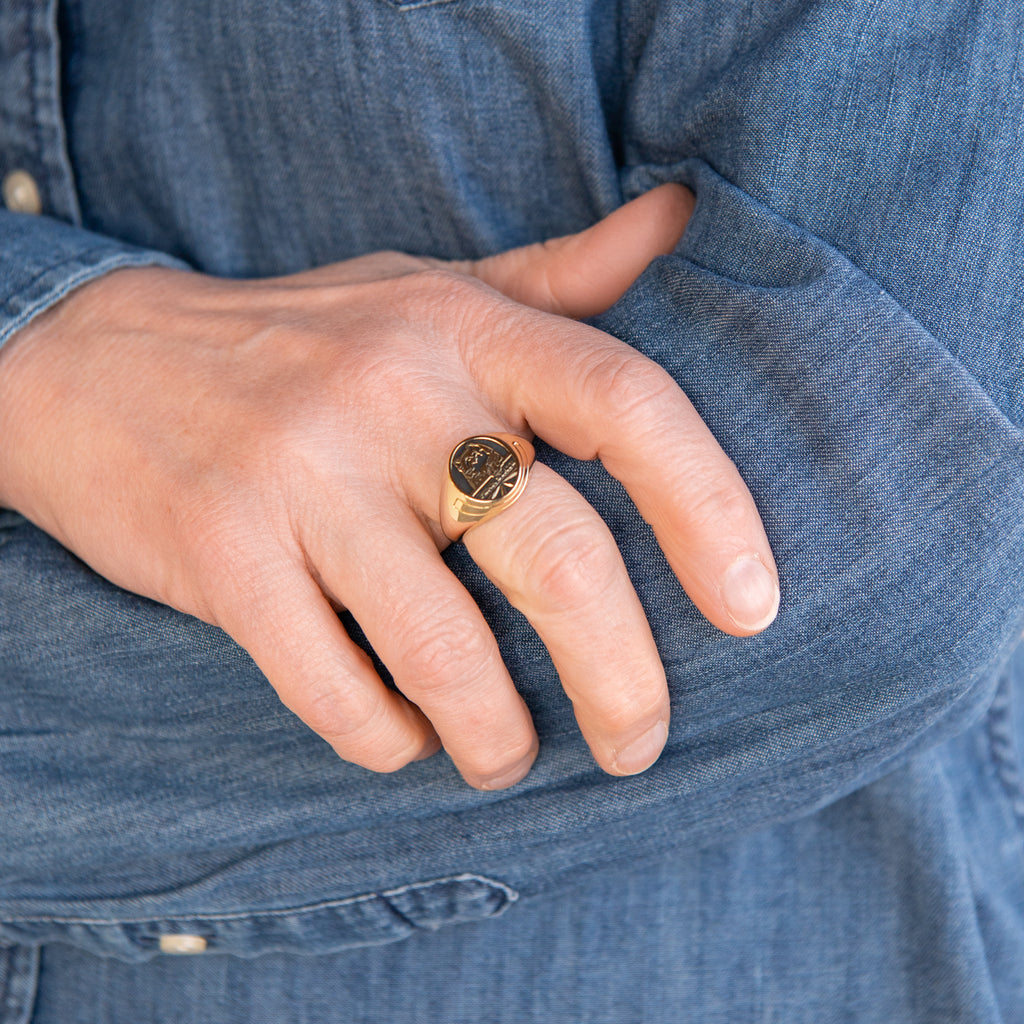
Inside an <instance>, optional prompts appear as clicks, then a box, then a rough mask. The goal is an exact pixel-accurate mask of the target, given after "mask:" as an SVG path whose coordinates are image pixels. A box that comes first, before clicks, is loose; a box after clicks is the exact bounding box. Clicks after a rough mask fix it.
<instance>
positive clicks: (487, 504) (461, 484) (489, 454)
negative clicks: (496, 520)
mask: <svg viewBox="0 0 1024 1024" xmlns="http://www.w3.org/2000/svg"><path fill="white" fill-rule="evenodd" d="M533 458H534V452H533V445H532V444H530V442H529V441H527V440H526V439H525V438H522V437H516V436H515V435H514V434H475V435H474V436H473V437H467V438H466V439H465V440H464V441H460V442H459V443H458V444H457V445H456V446H455V447H454V448H453V449H452V453H451V455H449V456H448V479H447V480H446V481H445V487H444V491H443V493H442V495H441V528H442V529H443V530H444V533H445V536H446V537H447V538H448V539H449V540H458V539H459V538H460V537H461V536H462V535H463V534H464V533H465V532H466V531H467V530H468V529H470V528H471V527H473V526H476V525H478V524H479V523H482V522H483V521H484V520H485V519H490V518H492V517H493V516H496V515H497V514H498V513H499V512H502V511H504V510H505V509H507V508H508V507H509V506H510V505H512V504H513V503H514V502H515V501H516V500H517V499H518V498H519V496H520V495H521V494H522V493H523V491H524V490H525V489H526V481H527V479H528V478H529V476H530V466H531V465H532V463H533Z"/></svg>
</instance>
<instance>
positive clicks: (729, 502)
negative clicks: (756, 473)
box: [672, 467, 754, 533]
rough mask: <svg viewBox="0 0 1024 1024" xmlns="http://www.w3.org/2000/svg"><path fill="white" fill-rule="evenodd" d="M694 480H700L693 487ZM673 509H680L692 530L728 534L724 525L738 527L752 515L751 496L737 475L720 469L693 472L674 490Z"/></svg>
mask: <svg viewBox="0 0 1024 1024" xmlns="http://www.w3.org/2000/svg"><path fill="white" fill-rule="evenodd" d="M694 481H699V483H697V484H696V485H695V483H694ZM674 492H675V493H673V495H672V498H673V504H672V507H674V508H676V509H678V510H679V512H680V515H681V516H682V517H683V518H685V520H686V521H687V523H688V524H689V525H690V527H691V528H696V529H701V530H703V529H708V528H713V529H714V530H715V531H716V532H718V533H724V532H728V530H727V524H738V523H742V522H743V521H744V520H746V519H748V518H749V517H750V516H751V515H752V514H754V513H753V509H752V503H751V499H750V495H749V494H748V492H747V489H746V486H745V485H744V484H743V482H742V481H741V480H740V479H738V474H734V473H730V472H728V471H726V470H724V469H723V468H721V467H711V468H707V469H704V470H703V472H702V471H700V470H699V469H698V470H696V471H692V472H690V473H688V474H687V475H686V478H685V481H684V482H681V483H680V484H678V485H677V486H676V487H675V488H674Z"/></svg>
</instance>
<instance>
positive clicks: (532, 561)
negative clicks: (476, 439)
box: [464, 465, 669, 775]
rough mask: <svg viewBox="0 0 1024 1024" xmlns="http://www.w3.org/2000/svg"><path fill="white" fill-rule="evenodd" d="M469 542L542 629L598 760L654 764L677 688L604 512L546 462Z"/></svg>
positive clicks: (631, 769)
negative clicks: (523, 490)
mask: <svg viewBox="0 0 1024 1024" xmlns="http://www.w3.org/2000/svg"><path fill="white" fill-rule="evenodd" d="M464 542H465V544H466V547H467V549H468V550H469V552H470V554H471V555H472V556H473V558H474V560H475V561H476V562H477V563H478V564H479V565H480V567H481V568H482V569H483V570H484V571H485V572H486V573H487V575H488V576H489V577H490V578H491V580H493V581H494V583H495V584H496V585H497V586H498V587H499V588H500V589H501V590H502V592H503V593H504V594H505V596H506V597H507V598H508V599H509V601H510V602H511V603H512V604H513V605H514V606H515V607H516V608H518V609H519V610H520V611H521V612H522V613H523V614H524V615H525V616H526V617H527V618H528V619H529V621H530V623H531V624H532V625H533V627H534V628H535V629H536V630H537V633H538V635H539V636H540V638H541V640H543V642H544V645H545V646H546V647H547V649H548V651H549V652H550V654H551V658H552V660H553V662H554V664H555V667H556V669H557V670H558V675H559V678H560V680H561V682H562V686H563V687H564V689H565V692H566V693H567V694H568V696H569V698H570V699H571V700H572V702H573V705H574V708H575V711H576V718H577V720H578V722H579V724H580V728H581V731H582V732H583V735H584V737H585V738H586V740H587V742H588V744H589V745H590V749H591V751H592V752H593V755H594V758H595V760H596V761H597V762H598V764H600V765H601V767H602V768H604V769H605V770H606V771H608V772H612V773H614V774H617V775H631V774H634V773H636V772H639V771H643V770H644V769H645V768H648V767H649V766H650V765H651V764H652V763H653V762H654V761H655V760H656V759H657V757H658V755H659V754H660V753H661V749H662V747H663V746H664V744H665V740H666V738H667V736H668V719H669V698H668V688H667V685H666V681H665V673H664V670H663V669H662V666H661V661H660V658H659V656H658V651H657V648H656V647H655V644H654V639H653V637H652V636H651V631H650V627H649V626H648V624H647V619H646V617H645V615H644V610H643V608H642V606H641V605H640V602H639V600H638V599H637V596H636V593H635V592H634V590H633V586H632V583H631V582H630V579H629V576H628V575H627V573H626V567H625V565H624V564H623V562H622V558H621V556H620V554H619V551H618V548H617V547H616V545H615V541H614V538H613V537H612V535H611V533H610V532H609V530H608V528H607V526H605V524H604V522H603V521H602V519H601V518H600V516H598V514H597V513H596V512H595V511H594V510H593V509H592V508H591V507H590V505H588V504H587V502H586V501H584V500H583V498H582V497H581V496H580V495H579V494H578V493H577V492H576V491H575V490H574V489H573V488H572V487H571V486H570V485H569V484H568V483H566V482H565V481H564V480H563V479H562V478H561V477H559V476H558V475H557V474H556V473H554V472H553V471H551V470H550V469H548V468H547V467H546V466H543V465H537V466H535V467H534V470H533V473H532V474H531V477H530V482H529V484H528V487H527V491H526V493H525V494H524V495H523V497H522V498H520V499H519V501H517V502H516V503H515V504H514V505H513V506H512V507H511V508H509V509H507V510H505V511H503V512H501V513H500V514H499V515H497V516H496V517H495V518H494V519H491V520H488V521H486V522H483V523H481V524H479V525H478V526H475V527H474V528H473V529H471V530H470V531H469V532H468V533H466V534H465V537H464Z"/></svg>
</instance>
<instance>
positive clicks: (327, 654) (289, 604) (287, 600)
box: [220, 568, 440, 772]
mask: <svg viewBox="0 0 1024 1024" xmlns="http://www.w3.org/2000/svg"><path fill="white" fill-rule="evenodd" d="M249 597H250V599H249V601H247V602H246V603H245V605H244V609H245V614H244V617H243V614H242V606H240V605H239V604H238V603H233V605H232V608H233V611H229V613H228V615H227V617H223V618H221V619H220V624H221V626H222V627H223V628H224V629H225V630H226V631H227V632H228V633H229V634H230V635H231V636H232V637H233V638H234V639H235V640H236V641H237V642H238V643H240V644H241V645H242V646H243V647H244V648H245V649H246V650H248V651H249V653H250V654H251V655H252V657H253V660H254V661H255V662H256V664H257V665H258V666H259V668H260V670H261V671H262V672H263V673H264V675H266V677H267V678H268V679H269V680H270V682H271V683H272V684H273V686H274V689H275V690H276V691H277V693H278V696H279V697H280V698H281V701H282V702H283V703H284V704H285V705H286V706H287V707H288V708H289V709H290V710H291V711H293V712H294V713H295V714H296V715H298V716H299V718H301V719H302V720H303V721H304V722H305V723H306V725H308V726H309V727H310V728H311V729H312V730H313V731H314V732H316V733H317V734H318V735H320V736H321V737H323V739H325V740H326V741H327V742H328V743H329V744H330V745H331V746H332V747H333V748H334V749H335V751H337V753H338V755H339V756H340V757H342V758H344V759H345V760H346V761H351V762H353V763H354V764H359V765H362V766H363V767H364V768H369V769H371V770H372V771H376V772H392V771H396V770H397V769H399V768H401V767H403V766H404V765H406V764H408V763H409V762H410V761H414V760H419V759H422V758H424V757H429V756H430V755H431V754H432V753H434V752H435V751H436V750H438V749H439V746H440V743H439V741H438V738H437V735H436V733H435V732H434V729H433V728H432V727H431V725H430V723H429V722H428V721H427V719H426V718H425V717H424V715H423V714H422V712H420V711H419V710H418V709H417V708H416V707H415V706H414V705H412V704H410V703H409V701H408V700H406V698H405V697H403V696H402V695H401V694H399V693H395V692H394V691H393V690H389V689H388V688H387V687H386V686H385V685H384V683H383V682H382V681H381V679H380V677H379V676H378V675H377V673H376V671H375V670H374V668H373V665H372V663H371V662H370V659H369V658H368V657H367V656H366V654H364V653H363V651H361V650H360V649H359V648H358V647H357V646H356V645H355V644H354V643H353V642H352V641H351V640H350V639H349V637H348V634H347V633H346V632H345V630H344V628H343V626H342V624H341V622H340V620H339V619H338V616H337V614H336V613H335V612H334V610H333V609H332V608H331V606H330V604H329V603H328V601H327V600H326V598H325V597H324V595H323V594H322V593H321V591H320V589H319V588H318V587H317V585H316V583H315V582H314V581H313V580H312V579H311V578H310V577H309V576H308V574H304V573H302V572H301V571H300V570H299V569H298V568H297V569H296V570H295V572H294V573H292V574H282V575H280V576H275V577H274V578H273V580H271V579H270V578H269V577H267V584H266V586H265V587H263V588H260V590H259V591H258V592H256V593H254V594H251V595H249Z"/></svg>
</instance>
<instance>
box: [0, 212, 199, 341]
mask: <svg viewBox="0 0 1024 1024" xmlns="http://www.w3.org/2000/svg"><path fill="white" fill-rule="evenodd" d="M141 266H165V267H178V268H181V269H188V265H187V264H186V263H184V262H182V261H181V260H179V259H176V258H175V257H173V256H168V255H167V254H166V253H162V252H158V251H156V250H152V249H140V248H137V247H136V246H132V245H127V244H125V243H123V242H119V241H117V240H115V239H111V238H105V237H103V236H102V235H97V234H94V233H93V232H91V231H86V230H84V229H82V228H76V227H72V226H71V225H69V224H65V223H63V222H61V221H58V220H53V219H51V218H49V217H33V216H28V215H25V214H15V213H7V212H0V346H2V345H4V344H5V343H6V342H7V341H8V340H9V339H10V338H11V337H12V336H13V335H14V333H15V332H16V331H18V330H19V329H20V328H22V327H24V326H25V325H26V324H28V323H29V322H30V321H31V320H32V319H33V318H34V317H36V316H38V315H39V314H40V313H43V312H45V311H46V310H47V309H49V308H50V307H51V306H53V305H54V304H55V303H57V302H59V301H60V300H61V299H62V298H64V296H65V295H67V294H68V293H69V292H71V291H73V290H74V289H75V288H78V287H79V286H80V285H83V284H85V283H86V282H88V281H91V280H93V279H95V278H97V277H100V276H101V275H103V274H106V273H109V272H110V271H112V270H117V269H120V268H121V267H141Z"/></svg>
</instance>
